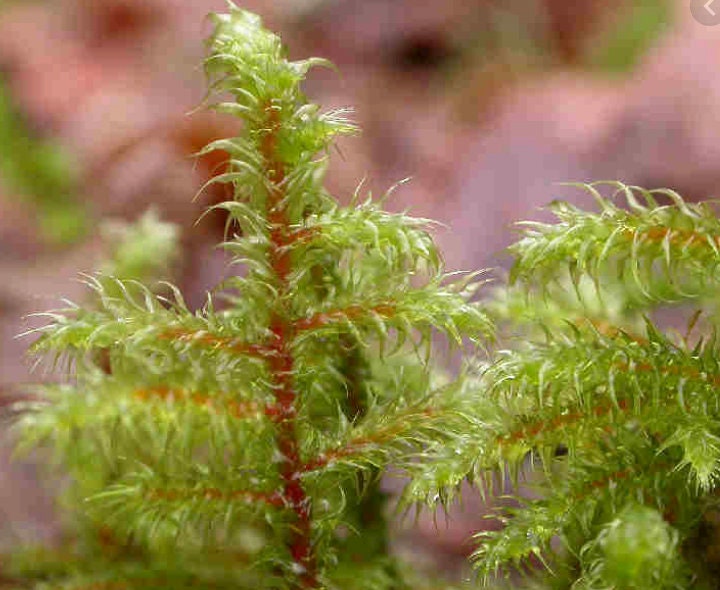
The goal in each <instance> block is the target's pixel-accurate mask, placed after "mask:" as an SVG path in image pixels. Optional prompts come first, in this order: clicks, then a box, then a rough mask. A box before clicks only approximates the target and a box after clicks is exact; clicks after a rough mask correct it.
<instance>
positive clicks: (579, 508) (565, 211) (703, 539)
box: [405, 183, 720, 590]
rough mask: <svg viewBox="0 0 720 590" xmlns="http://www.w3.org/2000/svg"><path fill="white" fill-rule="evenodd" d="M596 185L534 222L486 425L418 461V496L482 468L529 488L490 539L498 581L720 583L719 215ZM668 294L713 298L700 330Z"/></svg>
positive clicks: (517, 491) (501, 293)
mask: <svg viewBox="0 0 720 590" xmlns="http://www.w3.org/2000/svg"><path fill="white" fill-rule="evenodd" d="M608 187H610V188H611V189H612V191H613V194H611V195H610V197H609V198H608V197H607V196H603V195H602V194H601V191H603V190H604V189H607V188H608ZM583 188H585V189H586V190H587V191H588V192H589V193H590V194H591V195H592V196H593V197H594V198H595V201H596V204H597V205H598V206H599V212H589V211H585V210H583V209H581V208H578V207H575V206H572V205H569V204H567V203H562V202H556V203H554V204H553V205H552V206H551V209H552V211H553V212H554V213H555V214H556V216H557V217H558V221H557V222H556V223H547V224H539V223H526V224H523V227H524V228H525V229H524V231H523V235H522V236H521V238H520V240H519V241H518V242H517V243H516V244H515V245H514V246H513V247H512V248H511V251H512V252H513V254H514V255H515V266H514V267H513V269H512V272H511V278H512V283H511V285H510V286H508V287H507V288H506V289H498V291H497V293H496V297H495V299H494V300H493V301H491V302H490V303H489V305H488V308H489V309H490V311H491V315H492V317H494V319H495V320H496V321H497V322H499V323H500V324H501V325H502V334H503V336H502V337H503V339H504V341H505V342H504V344H505V349H501V350H498V351H496V352H495V353H494V354H493V357H492V358H491V359H490V360H489V361H486V362H484V363H482V364H480V366H479V368H478V370H477V371H476V377H475V378H474V379H475V383H474V384H473V383H472V382H471V381H470V380H468V381H466V383H465V386H464V387H465V391H466V394H465V399H464V401H463V402H462V404H463V405H462V407H463V408H464V412H465V414H466V415H472V416H473V418H474V420H475V424H474V426H473V427H472V428H469V429H468V430H467V431H466V432H465V433H464V434H463V435H462V437H459V438H457V439H455V440H454V441H453V443H454V444H453V445H452V446H450V445H448V444H446V443H443V442H441V443H433V445H431V447H434V449H433V448H427V449H426V450H425V455H424V458H425V462H424V463H423V466H422V467H417V468H416V467H415V466H414V465H408V471H409V472H410V473H411V474H412V475H413V480H412V482H411V484H410V485H409V486H408V488H407V489H406V494H405V501H406V502H408V503H412V502H420V503H423V504H427V503H431V504H432V503H437V502H443V503H447V502H448V501H449V500H451V499H452V498H453V497H454V495H455V494H457V490H458V487H459V485H460V483H461V482H462V481H463V479H464V478H465V477H467V478H469V479H471V480H472V481H475V482H476V484H477V485H478V487H479V488H480V489H481V490H483V491H484V492H485V493H491V492H492V493H507V494H511V495H513V496H515V497H516V498H517V502H518V505H517V506H516V507H513V508H508V509H505V510H503V511H501V520H502V521H503V522H504V523H505V525H506V526H505V528H504V529H502V530H500V531H491V532H484V533H481V534H479V535H478V536H477V538H476V543H477V550H476V552H475V554H474V556H473V557H474V563H475V566H476V568H477V571H478V574H479V577H480V580H481V581H482V582H484V584H485V585H486V586H489V587H494V584H495V583H496V577H498V576H500V577H502V576H505V575H507V576H510V575H511V574H512V575H519V574H524V575H525V577H526V578H527V579H526V580H524V581H523V582H517V583H516V584H515V585H514V586H513V587H519V588H525V587H527V588H553V589H558V590H559V589H568V590H569V589H571V588H572V589H573V590H576V589H579V588H582V589H586V590H590V589H592V590H601V589H602V590H605V589H614V590H621V589H628V590H629V589H650V588H674V589H675V588H677V589H690V588H693V589H695V588H698V589H705V588H714V587H715V586H716V579H715V573H714V572H716V571H717V570H716V569H715V568H717V558H716V557H713V554H712V553H711V547H713V546H714V543H717V540H716V539H717V534H718V533H717V529H716V523H717V491H718V488H717V485H718V477H719V476H720V398H719V397H718V385H720V344H719V342H718V339H717V337H716V333H715V326H717V324H718V319H720V316H718V313H717V306H716V305H715V304H714V300H715V299H716V297H717V293H718V287H719V286H720V272H719V266H718V265H719V264H720V220H718V218H717V216H716V214H715V205H714V204H713V203H700V204H691V203H687V202H685V201H683V200H682V199H681V198H680V197H679V196H678V195H677V194H675V193H674V192H672V191H668V190H659V191H646V190H643V189H639V188H637V187H627V186H624V185H622V184H620V183H598V184H595V185H589V186H586V187H583ZM663 306H665V308H668V307H671V309H674V310H676V312H677V311H680V310H689V311H690V312H692V311H693V310H698V311H697V312H696V313H695V314H693V315H692V317H691V320H690V325H689V327H688V329H687V331H686V333H685V334H675V333H674V332H673V331H672V330H667V331H664V330H663V329H662V328H661V324H659V320H657V321H654V320H653V317H655V316H657V317H662V314H658V313H657V312H660V311H663ZM664 311H665V317H667V309H665V310H664ZM458 443H459V444H458ZM433 459H434V460H433ZM428 463H430V464H432V468H431V469H427V468H426V467H425V466H426V465H427V464H428ZM532 488H537V489H535V490H533V491H532V492H531V491H530V489H532ZM529 498H533V499H529Z"/></svg>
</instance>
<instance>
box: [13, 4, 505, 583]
mask: <svg viewBox="0 0 720 590" xmlns="http://www.w3.org/2000/svg"><path fill="white" fill-rule="evenodd" d="M212 21H213V23H214V32H213V34H212V36H211V38H210V39H209V42H208V51H209V55H208V57H207V60H206V62H205V67H206V70H207V73H208V76H209V79H210V82H211V92H210V96H211V98H212V97H214V96H217V97H219V99H218V100H219V102H217V103H215V104H213V108H215V109H216V110H218V111H221V112H224V113H230V114H232V115H234V116H236V117H238V118H239V119H241V120H242V122H243V131H242V133H241V134H240V135H239V136H237V137H233V138H230V139H224V140H220V141H215V142H213V143H212V144H210V145H209V146H207V148H206V149H205V150H204V151H203V153H206V152H211V151H215V150H220V151H224V152H226V153H227V154H228V155H229V163H228V168H227V170H226V171H225V172H223V173H222V174H220V175H219V176H217V177H216V178H214V179H213V180H212V182H213V183H225V184H227V185H229V187H230V188H231V192H232V194H233V197H232V199H230V200H228V201H227V202H224V203H221V204H219V205H217V206H215V207H213V209H219V210H223V211H224V212H225V213H226V214H227V216H228V235H227V238H226V241H225V242H224V243H223V244H222V247H223V248H224V249H225V250H226V251H227V252H228V254H229V260H230V262H231V268H232V269H233V270H236V272H237V274H234V275H232V276H229V277H227V278H226V279H225V280H223V281H222V283H221V284H219V285H218V286H216V287H215V288H213V289H212V290H211V291H210V292H209V293H208V298H207V304H206V305H205V306H204V307H203V308H202V309H200V310H196V311H194V310H191V309H188V308H187V306H186V305H185V303H184V302H183V298H182V295H181V294H180V292H179V290H178V289H176V288H174V287H168V289H169V290H170V293H172V295H171V296H169V297H162V296H156V295H154V294H153V291H152V289H150V288H148V287H143V286H142V285H140V284H139V283H137V282H132V283H124V282H123V281H120V280H116V279H114V278H112V277H108V276H105V275H100V276H98V277H94V278H92V279H90V280H89V281H88V283H89V286H90V287H91V288H92V289H93V290H94V291H95V293H96V298H97V300H98V301H99V304H98V305H96V306H95V307H93V308H92V309H84V308H81V307H75V306H73V307H71V308H69V309H64V310H60V311H56V312H53V313H51V314H48V315H47V317H49V319H50V323H49V324H48V325H46V326H45V327H43V328H41V329H40V330H38V331H37V332H38V333H39V338H38V340H37V342H36V343H35V345H34V350H35V352H37V353H45V354H46V355H50V356H51V357H52V358H54V359H55V360H56V361H59V360H62V361H63V363H61V364H60V365H59V366H61V367H65V368H66V369H67V371H68V374H67V376H66V378H65V379H64V382H65V383H64V384H62V385H57V386H49V387H47V388H45V389H44V391H43V401H38V402H33V403H30V404H27V406H28V407H27V409H28V411H27V412H26V413H25V415H24V417H23V419H22V421H21V422H20V424H19V427H20V430H21V433H22V437H23V439H24V442H25V444H26V445H31V446H32V445H34V444H37V443H38V442H41V441H42V442H47V443H49V445H50V446H51V448H52V449H53V453H54V455H55V456H56V457H57V460H58V462H59V463H60V465H61V466H62V468H63V469H64V470H65V471H66V472H67V473H69V475H70V479H69V481H68V484H67V490H66V492H65V494H64V496H63V503H64V506H65V508H66V511H65V514H67V515H68V525H69V526H68V533H67V541H66V542H65V543H63V545H62V548H61V549H60V550H59V551H40V552H29V553H27V554H23V555H20V556H18V557H16V558H15V559H14V560H11V561H10V565H9V566H8V575H14V576H15V578H16V579H17V580H18V584H19V585H23V584H24V585H25V586H27V587H34V588H43V589H50V588H58V589H60V588H63V589H69V588H73V589H80V588H83V589H90V588H94V589H97V588H103V589H105V588H113V589H115V588H123V589H126V588H127V589H131V588H138V589H140V588H163V589H172V588H190V587H192V588H233V589H237V588H252V589H260V588H287V589H296V588H308V589H309V588H338V589H343V590H345V589H352V588H362V589H369V588H378V589H379V588H401V587H404V582H403V581H402V580H401V575H400V573H399V569H398V568H397V567H396V565H395V564H394V562H393V560H392V558H391V557H390V556H389V554H388V551H387V523H386V519H385V510H384V496H383V494H382V493H381V491H380V490H379V487H378V478H379V475H380V474H381V473H382V472H383V470H384V468H385V467H386V466H387V465H388V464H389V463H390V462H402V460H404V458H406V459H407V458H409V456H410V455H411V454H414V453H417V452H419V451H420V450H421V449H422V448H423V446H425V445H426V444H428V443H429V442H430V441H439V440H441V439H445V438H449V437H451V436H452V435H453V433H457V432H458V431H461V430H462V423H463V420H464V419H465V418H463V417H462V416H459V415H458V412H457V404H456V398H457V396H458V395H459V394H460V393H461V391H462V388H463V383H464V381H462V380H458V381H448V380H446V379H442V378H440V377H438V376H437V375H435V373H434V372H433V370H432V362H433V354H432V350H433V346H432V344H433V341H434V340H435V339H436V338H437V337H438V336H439V335H440V334H445V335H446V336H448V337H449V339H450V340H451V341H452V342H454V343H456V344H457V345H460V346H463V345H465V344H467V343H469V342H472V341H477V340H480V339H484V338H486V337H487V336H489V335H490V334H491V332H492V329H491V323H490V321H489V320H488V318H487V317H486V315H485V314H484V313H483V312H482V311H481V310H480V308H479V306H478V304H475V303H472V302H470V300H469V297H470V295H471V294H472V292H473V290H474V288H475V286H476V282H477V281H476V280H475V278H474V277H473V276H470V277H464V278H462V280H460V281H458V278H457V277H455V278H453V277H448V276H446V275H445V274H444V271H443V269H442V262H441V258H440V256H439V254H438V252H437V250H436V247H435V245H434V244H433V241H432V239H431V237H430V234H429V233H428V223H427V222H426V221H425V220H421V219H413V218H410V217H408V216H406V215H404V214H390V213H386V212H384V211H382V209H381V208H380V206H379V205H380V203H378V202H374V201H373V200H371V199H367V200H365V201H363V202H360V201H359V200H358V199H357V198H356V199H354V200H353V204H352V206H350V207H349V208H344V207H340V206H339V205H338V204H337V203H336V202H335V200H334V199H333V198H332V197H331V196H330V195H329V194H328V193H327V192H326V191H325V190H324V189H323V186H322V180H323V174H324V170H325V167H326V163H327V162H326V161H327V156H326V153H327V151H328V150H329V148H330V147H331V146H332V143H333V140H334V138H335V137H336V136H338V135H347V134H353V133H355V132H356V128H355V127H354V126H353V125H352V124H351V123H349V122H348V121H347V120H346V118H345V113H344V112H343V111H335V112H329V113H323V112H321V111H320V109H319V108H318V107H317V106H316V105H313V104H311V103H308V102H307V101H306V99H305V97H304V96H303V94H302V93H301V91H300V84H301V82H302V81H303V78H304V77H305V75H306V73H307V72H308V70H309V69H310V68H311V67H313V66H316V65H323V63H324V62H322V61H321V60H317V59H309V60H304V61H288V59H287V58H286V56H285V51H284V49H283V47H282V45H281V43H280V40H279V39H278V37H276V36H275V35H273V34H271V33H269V32H268V31H266V30H264V29H263V28H262V26H261V23H260V20H259V19H258V18H257V17H256V16H254V15H252V14H250V13H248V12H245V11H243V10H241V9H239V8H237V7H236V6H234V5H232V4H230V5H229V13H227V14H222V15H214V16H213V17H212ZM98 359H101V360H98Z"/></svg>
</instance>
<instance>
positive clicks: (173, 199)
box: [0, 0, 720, 561]
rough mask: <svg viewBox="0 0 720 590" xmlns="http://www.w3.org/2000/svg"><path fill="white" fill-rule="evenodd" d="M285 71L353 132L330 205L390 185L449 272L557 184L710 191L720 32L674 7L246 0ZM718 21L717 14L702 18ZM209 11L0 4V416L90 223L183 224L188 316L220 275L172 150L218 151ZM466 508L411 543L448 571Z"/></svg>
mask: <svg viewBox="0 0 720 590" xmlns="http://www.w3.org/2000/svg"><path fill="white" fill-rule="evenodd" d="M238 3H239V4H240V5H241V6H242V7H244V8H248V9H251V10H254V11H256V12H258V13H260V14H261V15H262V16H263V17H264V19H265V21H266V24H267V25H269V26H271V27H272V28H274V29H276V30H277V31H279V32H280V33H281V34H282V36H283V38H284V40H285V42H286V44H287V45H288V47H289V48H290V55H291V56H292V57H295V58H302V57H307V56H309V55H321V56H323V57H327V58H330V59H331V60H332V61H334V62H335V63H336V64H337V65H338V67H339V69H340V72H341V74H340V75H338V74H336V73H334V72H332V71H329V70H328V71H318V72H315V73H313V74H312V75H311V77H310V80H309V81H308V83H307V85H306V90H307V93H308V94H309V95H310V96H311V97H312V99H313V100H316V101H318V102H320V103H322V104H323V105H324V106H326V107H328V108H329V107H336V106H344V105H352V106H354V108H355V111H356V112H355V119H356V120H357V121H358V122H359V123H360V125H361V126H362V128H363V130H364V132H363V134H362V136H361V137H359V138H355V139H350V140H344V141H343V142H342V144H341V146H340V150H338V153H337V154H335V156H334V162H333V166H332V168H331V172H330V174H329V180H328V183H329V186H330V189H331V191H332V192H333V193H334V194H336V195H337V196H338V197H339V198H340V199H341V200H343V199H347V198H348V197H349V196H350V195H351V194H352V193H353V191H354V190H355V188H356V186H357V184H358V182H359V181H360V180H361V179H362V178H363V177H366V178H367V181H366V183H365V189H367V190H372V191H373V192H374V193H375V194H381V193H383V192H384V191H385V190H386V189H387V188H388V187H390V186H391V185H393V184H394V183H395V182H397V181H399V180H401V179H404V178H406V177H408V176H410V177H412V179H413V180H412V181H411V182H410V183H409V184H406V185H404V186H403V187H402V188H401V189H400V190H398V191H397V193H396V194H395V196H394V197H393V198H392V199H391V200H390V202H389V206H390V207H392V208H395V209H404V208H409V209H410V211H411V212H412V213H414V214H416V215H420V216H428V217H432V218H435V219H438V220H440V221H442V222H443V223H444V224H446V226H447V228H448V229H445V230H442V231H439V232H438V239H439V241H440V243H441V244H442V246H443V247H444V251H445V256H446V260H447V263H448V266H449V267H450V268H453V269H455V268H461V269H476V268H481V267H487V266H491V265H497V264H504V263H505V262H506V261H505V259H504V256H503V255H502V249H503V247H504V246H506V245H507V244H508V243H509V242H510V240H511V239H512V233H511V230H510V225H511V224H512V222H513V221H516V220H519V219H523V218H529V217H533V218H535V217H538V215H539V213H538V212H537V208H538V207H539V206H541V205H543V204H545V203H547V202H549V201H550V200H551V199H553V198H558V197H562V198H570V199H573V198H578V197H579V195H578V194H577V193H573V191H572V190H571V189H568V188H562V187H559V186H558V185H557V184H555V183H558V182H561V181H588V180H599V179H619V180H623V181H625V182H629V183H636V184H641V185H644V186H647V187H660V186H667V187H671V188H675V189H676V190H678V191H679V192H681V193H682V194H684V195H685V196H687V197H688V198H693V199H696V198H706V197H712V196H714V195H715V191H716V186H717V181H718V179H719V178H720V167H719V166H718V165H717V164H718V161H720V142H718V141H717V139H716V138H717V137H718V136H720V76H718V75H717V70H718V65H720V26H718V27H711V26H702V25H700V24H698V23H697V22H696V21H695V20H693V18H692V16H691V13H690V8H689V4H690V2H689V1H688V0H604V1H600V0H444V1H440V0H245V1H242V0H241V1H240V2H238ZM717 4H718V6H717V10H718V11H719V12H720V0H718V2H717ZM223 8H224V2H222V1H221V0H44V1H43V0H0V393H1V396H0V403H8V402H9V401H11V400H12V399H14V397H15V396H17V395H19V394H20V393H21V392H22V389H23V385H24V384H26V383H28V382H29V381H30V380H31V379H35V378H36V376H33V377H30V376H29V375H28V371H27V368H28V365H27V362H26V361H25V360H24V358H23V357H24V350H25V349H26V347H27V344H28V339H16V338H14V336H15V335H16V334H18V333H20V332H22V331H23V330H24V329H25V328H26V327H27V323H26V322H24V321H23V320H22V319H21V318H22V317H23V316H25V315H26V314H28V313H30V312H33V311H38V310H45V309H48V308H51V307H53V306H55V305H57V302H58V299H59V297H60V296H64V297H68V298H70V299H73V300H78V301H81V300H82V299H83V297H84V296H85V294H84V290H83V288H82V286H81V285H79V284H78V283H77V281H76V280H75V279H76V278H77V274H78V272H80V271H85V272H89V271H93V270H95V269H97V268H98V266H99V265H100V264H101V261H102V260H103V257H104V256H106V255H107V252H108V250H112V247H113V243H112V241H113V239H112V234H109V235H110V237H109V238H108V234H107V232H105V233H103V232H101V231H99V228H100V227H102V224H103V223H104V222H105V221H106V220H108V219H125V220H128V221H132V220H135V219H137V218H139V217H140V216H141V215H142V214H143V213H144V212H145V211H146V210H147V208H148V207H149V206H150V205H154V206H155V208H156V210H157V211H158V213H159V215H160V217H161V218H163V219H165V220H169V221H173V222H175V223H177V224H179V226H180V229H181V231H182V256H181V260H182V262H181V263H180V264H179V265H177V266H176V267H175V276H174V277H173V278H174V280H175V281H176V282H178V283H180V284H181V286H182V287H183V289H184V291H185V292H186V293H188V294H189V295H188V300H189V302H190V303H191V304H194V305H200V304H202V302H203V297H204V295H203V293H204V290H205V288H207V287H208V286H209V285H211V284H213V283H214V282H216V281H217V279H218V278H219V276H221V274H222V273H223V271H224V260H223V258H222V256H221V255H219V254H217V253H213V252H212V251H211V250H210V248H211V246H212V245H213V244H215V243H216V242H217V241H218V240H219V239H220V237H221V236H222V230H223V224H222V220H219V219H215V218H208V219H206V220H205V221H204V222H203V223H201V224H199V225H194V221H195V219H196V218H197V217H198V216H199V214H200V213H201V212H202V210H203V208H204V207H205V206H207V204H208V203H211V202H213V200H218V199H221V198H222V193H218V194H214V193H213V191H212V190H210V191H207V192H206V193H205V194H204V195H203V196H202V197H201V198H199V199H198V200H197V201H196V202H194V203H193V202H192V197H193V196H194V195H195V193H196V191H197V190H198V187H199V186H200V185H201V184H202V183H203V181H205V180H207V179H208V178H209V176H210V175H211V174H212V172H213V170H214V169H216V167H217V165H218V164H219V162H218V161H217V159H215V160H213V159H211V158H205V159H200V160H195V159H193V158H191V157H190V154H192V153H193V152H195V151H197V150H198V149H200V148H201V147H202V146H203V145H204V144H206V143H207V142H208V141H210V140H212V139H215V138H218V137H223V136H227V135H229V134H232V132H233V130H234V129H235V124H234V122H233V121H231V120H227V119H224V118H221V117H219V116H215V115H211V114H208V113H204V112H199V113H197V114H193V115H191V116H187V113H188V112H189V111H190V110H192V109H193V108H194V107H195V106H197V105H198V103H200V101H201V100H202V98H203V93H204V79H203V74H202V69H201V67H200V63H201V59H202V56H203V45H202V40H203V38H204V36H205V35H206V34H207V33H208V32H209V23H208V22H207V21H206V20H204V17H205V15H206V14H207V13H208V12H210V11H213V10H218V11H221V10H223ZM1 455H2V457H3V458H2V459H0V464H1V465H0V477H1V478H2V480H0V481H1V483H0V541H2V542H3V543H5V544H7V543H12V542H14V541H13V540H14V539H15V537H14V536H13V535H17V536H19V537H20V538H23V539H28V538H31V539H32V538H40V539H42V538H50V537H52V535H53V531H54V527H53V524H52V523H53V522H54V520H53V518H52V516H51V514H52V512H51V509H50V504H49V501H48V496H49V495H51V494H48V492H47V491H46V492H42V491H41V489H40V488H39V486H38V485H37V483H36V482H35V476H34V468H33V466H32V465H28V464H23V465H12V466H11V465H8V464H7V458H6V456H7V453H3V454H1ZM480 512H481V509H480V508H479V507H478V506H477V504H474V503H472V502H468V503H467V505H466V507H465V512H464V513H458V514H457V515H454V517H453V521H452V524H451V525H450V526H449V527H448V528H447V529H446V528H445V527H444V526H441V530H440V531H439V532H436V531H435V530H434V529H433V528H432V527H431V526H429V525H428V526H425V525H421V528H420V530H419V531H418V530H416V531H415V532H413V533H412V538H413V539H414V541H413V542H417V543H418V544H420V545H423V546H426V547H429V549H428V554H434V555H435V556H436V557H437V556H440V559H442V560H446V561H447V560H450V561H451V560H452V559H454V558H455V557H461V556H462V555H463V554H464V553H465V552H466V551H467V549H468V546H467V545H464V544H463V540H464V539H465V538H466V535H467V531H468V530H471V529H472V528H473V526H475V527H477V526H479V525H477V523H478V520H479V517H480Z"/></svg>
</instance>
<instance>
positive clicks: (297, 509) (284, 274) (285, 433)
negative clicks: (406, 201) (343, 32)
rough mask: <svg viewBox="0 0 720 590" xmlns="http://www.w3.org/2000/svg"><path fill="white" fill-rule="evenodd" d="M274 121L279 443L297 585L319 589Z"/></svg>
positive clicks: (271, 205) (272, 112)
mask: <svg viewBox="0 0 720 590" xmlns="http://www.w3.org/2000/svg"><path fill="white" fill-rule="evenodd" d="M267 113H268V121H267V124H266V129H267V131H266V133H265V135H264V136H263V138H262V140H261V142H260V151H261V153H262V155H263V159H264V160H265V166H266V171H267V175H268V179H269V180H270V181H271V183H272V185H273V187H272V189H271V190H270V192H269V195H268V200H267V219H268V222H269V223H270V251H269V255H270V265H271V267H272V269H273V271H274V273H275V276H276V277H277V282H278V290H279V292H280V295H281V296H280V297H278V299H277V304H276V306H275V309H274V310H273V313H272V316H271V320H270V331H271V332H272V334H273V336H274V338H273V342H272V343H271V345H270V349H271V350H272V354H271V355H269V357H268V362H269V366H270V372H271V374H272V379H273V381H274V385H275V399H276V402H277V403H276V408H275V412H276V416H277V425H278V435H277V444H278V449H279V451H280V453H281V454H282V456H283V459H284V460H283V464H282V468H281V473H280V474H281V476H282V479H283V491H282V496H283V500H284V502H285V504H286V505H287V506H288V507H290V508H291V509H292V510H293V512H294V513H295V523H294V526H293V528H292V531H291V534H290V538H289V539H288V548H289V550H290V554H291V555H292V558H293V560H294V561H295V564H296V565H297V566H298V567H297V570H298V571H299V572H300V574H299V579H298V583H297V587H299V588H317V587H318V580H317V563H316V556H315V554H314V552H313V545H312V520H311V501H310V498H308V496H307V495H306V493H305V489H304V488H303V486H302V483H301V480H300V478H301V475H302V473H303V462H302V460H301V457H300V448H299V444H298V433H297V423H296V415H297V410H296V407H295V400H296V398H297V394H296V392H295V390H294V386H293V378H292V375H293V369H294V358H293V355H292V352H291V349H290V344H291V342H292V339H293V336H294V332H295V329H294V326H293V325H292V322H291V321H290V320H289V319H288V313H287V309H285V308H284V306H283V303H282V302H283V300H284V298H283V297H282V296H283V295H284V294H285V293H287V291H288V289H289V284H288V275H289V274H290V271H291V270H292V260H291V257H290V251H289V249H288V248H287V246H288V244H289V243H291V242H292V241H293V236H292V233H291V231H290V220H289V219H288V215H287V211H286V210H285V208H284V204H283V199H284V197H285V194H284V191H283V189H282V188H281V185H282V183H283V181H284V179H285V165H284V163H283V162H282V161H281V160H280V158H279V157H278V155H277V143H278V131H279V129H280V124H281V122H280V117H279V111H278V110H277V109H276V108H274V107H273V106H272V105H268V106H267Z"/></svg>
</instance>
